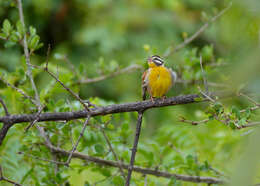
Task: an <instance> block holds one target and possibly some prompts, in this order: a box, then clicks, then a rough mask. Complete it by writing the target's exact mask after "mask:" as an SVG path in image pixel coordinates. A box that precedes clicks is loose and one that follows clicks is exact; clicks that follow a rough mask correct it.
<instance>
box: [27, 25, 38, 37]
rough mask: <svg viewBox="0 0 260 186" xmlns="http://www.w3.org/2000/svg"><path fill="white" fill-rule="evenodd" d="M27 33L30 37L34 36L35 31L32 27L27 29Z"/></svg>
mask: <svg viewBox="0 0 260 186" xmlns="http://www.w3.org/2000/svg"><path fill="white" fill-rule="evenodd" d="M29 32H30V36H34V35H36V29H35V28H33V27H32V26H30V27H29Z"/></svg>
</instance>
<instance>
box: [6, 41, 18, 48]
mask: <svg viewBox="0 0 260 186" xmlns="http://www.w3.org/2000/svg"><path fill="white" fill-rule="evenodd" d="M14 45H16V43H15V42H13V41H6V42H5V44H4V47H5V48H10V47H13V46H14Z"/></svg>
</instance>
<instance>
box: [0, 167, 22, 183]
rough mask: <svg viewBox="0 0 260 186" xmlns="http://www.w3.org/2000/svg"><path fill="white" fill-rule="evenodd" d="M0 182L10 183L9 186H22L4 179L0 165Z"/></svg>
mask: <svg viewBox="0 0 260 186" xmlns="http://www.w3.org/2000/svg"><path fill="white" fill-rule="evenodd" d="M0 181H6V182H8V183H11V184H13V185H16V186H22V185H21V184H19V183H16V182H14V181H12V180H9V179H7V178H6V177H4V174H3V169H2V167H1V165H0Z"/></svg>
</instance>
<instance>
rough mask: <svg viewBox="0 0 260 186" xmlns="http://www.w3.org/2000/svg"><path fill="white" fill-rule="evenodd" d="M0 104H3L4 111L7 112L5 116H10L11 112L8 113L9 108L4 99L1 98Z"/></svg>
mask: <svg viewBox="0 0 260 186" xmlns="http://www.w3.org/2000/svg"><path fill="white" fill-rule="evenodd" d="M0 103H1V104H2V106H3V108H4V111H5V115H6V116H10V114H9V112H8V109H7V106H6V105H5V103H4V101H3V99H2V98H0Z"/></svg>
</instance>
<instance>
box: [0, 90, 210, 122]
mask: <svg viewBox="0 0 260 186" xmlns="http://www.w3.org/2000/svg"><path fill="white" fill-rule="evenodd" d="M199 97H200V95H197V94H190V95H183V96H176V97H170V98H167V99H164V100H162V99H155V100H154V102H152V101H150V100H146V101H139V102H132V103H123V104H114V105H109V106H105V107H96V108H91V109H90V111H86V110H80V111H74V112H54V113H48V112H47V113H42V114H40V116H39V120H38V121H39V122H40V121H60V120H63V121H64V120H66V121H67V120H73V119H79V118H86V117H87V116H88V115H89V114H91V116H100V115H108V114H115V113H122V112H135V111H141V110H147V109H151V108H157V107H165V106H174V105H182V104H188V103H195V102H202V101H207V100H202V101H196V98H199ZM36 117H37V113H34V114H21V115H10V116H2V117H0V122H9V121H10V122H11V123H14V124H15V123H22V122H32V121H34V120H35V118H36Z"/></svg>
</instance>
